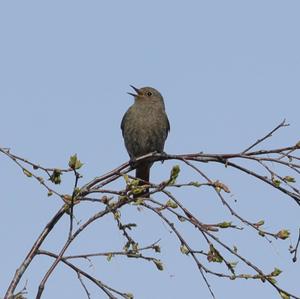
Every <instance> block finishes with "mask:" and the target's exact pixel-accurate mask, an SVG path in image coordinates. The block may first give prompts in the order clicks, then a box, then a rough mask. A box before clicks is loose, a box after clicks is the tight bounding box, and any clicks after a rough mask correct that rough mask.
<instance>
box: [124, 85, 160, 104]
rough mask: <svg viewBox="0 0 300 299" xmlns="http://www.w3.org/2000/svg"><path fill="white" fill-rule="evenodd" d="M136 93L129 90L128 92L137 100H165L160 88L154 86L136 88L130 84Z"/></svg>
mask: <svg viewBox="0 0 300 299" xmlns="http://www.w3.org/2000/svg"><path fill="white" fill-rule="evenodd" d="M130 86H131V87H132V88H133V90H134V91H135V93H132V92H128V94H130V95H132V96H134V98H135V100H136V101H159V102H163V97H162V95H161V94H160V92H159V91H158V90H156V89H155V88H152V87H142V88H136V87H134V86H133V85H130Z"/></svg>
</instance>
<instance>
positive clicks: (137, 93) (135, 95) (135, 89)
mask: <svg viewBox="0 0 300 299" xmlns="http://www.w3.org/2000/svg"><path fill="white" fill-rule="evenodd" d="M130 87H131V88H132V89H134V91H135V92H136V94H135V93H132V92H127V93H128V94H130V95H131V96H133V97H137V96H139V95H140V94H141V92H140V90H139V89H138V88H136V87H134V86H133V85H130Z"/></svg>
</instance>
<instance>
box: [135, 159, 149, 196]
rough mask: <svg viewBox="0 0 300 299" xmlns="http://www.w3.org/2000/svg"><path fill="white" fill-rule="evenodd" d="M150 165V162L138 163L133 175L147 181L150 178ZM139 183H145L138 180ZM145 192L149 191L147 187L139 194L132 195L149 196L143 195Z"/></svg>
mask: <svg viewBox="0 0 300 299" xmlns="http://www.w3.org/2000/svg"><path fill="white" fill-rule="evenodd" d="M150 167H151V164H149V163H141V164H139V165H138V167H137V168H136V172H135V176H136V178H138V179H141V180H143V181H146V182H149V179H150ZM139 185H145V183H143V182H140V183H139ZM145 193H149V189H148V188H147V189H145V191H144V192H143V193H141V194H136V195H135V196H134V197H139V196H143V197H147V198H149V195H146V196H145V195H144V194H145Z"/></svg>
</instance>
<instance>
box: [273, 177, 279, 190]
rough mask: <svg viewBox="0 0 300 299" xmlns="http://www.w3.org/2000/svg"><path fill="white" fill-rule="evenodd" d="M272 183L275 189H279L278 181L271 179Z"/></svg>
mask: <svg viewBox="0 0 300 299" xmlns="http://www.w3.org/2000/svg"><path fill="white" fill-rule="evenodd" d="M272 182H273V184H274V186H275V187H277V188H278V187H279V186H280V184H281V182H280V181H279V180H277V179H272Z"/></svg>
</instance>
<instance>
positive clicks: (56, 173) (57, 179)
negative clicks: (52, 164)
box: [49, 169, 62, 185]
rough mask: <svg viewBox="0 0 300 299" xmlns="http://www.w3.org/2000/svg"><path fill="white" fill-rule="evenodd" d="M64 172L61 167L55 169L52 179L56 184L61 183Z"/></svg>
mask: <svg viewBox="0 0 300 299" xmlns="http://www.w3.org/2000/svg"><path fill="white" fill-rule="evenodd" d="M61 176H62V172H61V171H60V170H59V169H54V171H53V172H52V174H51V176H50V179H49V180H50V181H51V182H52V183H54V184H56V185H58V184H60V183H61Z"/></svg>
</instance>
